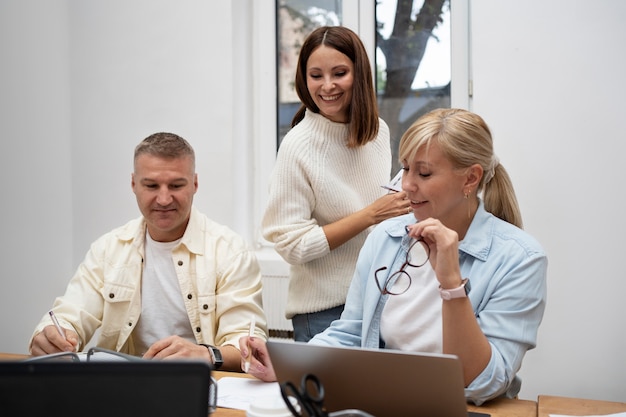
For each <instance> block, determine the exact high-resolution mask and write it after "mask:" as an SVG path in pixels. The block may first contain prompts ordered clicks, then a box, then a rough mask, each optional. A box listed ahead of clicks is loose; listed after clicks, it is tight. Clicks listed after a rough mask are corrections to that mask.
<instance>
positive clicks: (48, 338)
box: [30, 325, 78, 356]
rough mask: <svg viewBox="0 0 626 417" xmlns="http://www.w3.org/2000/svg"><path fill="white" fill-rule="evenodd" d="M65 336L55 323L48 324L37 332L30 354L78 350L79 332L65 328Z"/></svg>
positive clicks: (37, 354) (39, 354) (38, 354)
mask: <svg viewBox="0 0 626 417" xmlns="http://www.w3.org/2000/svg"><path fill="white" fill-rule="evenodd" d="M63 330H64V331H65V336H66V337H67V339H64V338H63V336H61V334H60V333H59V331H58V330H57V328H56V327H54V326H53V325H50V326H46V327H44V329H43V330H42V331H40V332H39V333H37V335H36V336H35V337H34V338H33V343H32V344H31V345H30V354H31V355H33V356H41V355H49V354H52V353H60V352H76V349H77V347H78V334H76V332H75V331H73V330H69V329H66V328H64V329H63Z"/></svg>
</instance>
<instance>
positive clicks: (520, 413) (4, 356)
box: [0, 353, 626, 417]
mask: <svg viewBox="0 0 626 417" xmlns="http://www.w3.org/2000/svg"><path fill="white" fill-rule="evenodd" d="M27 357H28V355H23V354H16V353H0V360H19V359H25V358H27ZM213 376H214V377H215V379H217V380H219V379H220V378H223V377H225V376H229V377H240V378H253V377H251V376H250V375H248V374H244V373H237V372H226V371H215V372H213ZM548 398H554V397H548ZM581 401H589V400H581ZM603 403H604V402H603ZM616 404H621V403H616ZM622 405H623V406H624V407H626V404H622ZM467 409H468V410H469V411H476V412H479V413H486V414H490V415H491V417H537V403H536V402H535V401H527V400H508V399H499V400H493V401H490V402H488V403H486V404H483V405H482V406H480V407H477V406H474V405H468V406H467ZM625 409H626V408H623V409H621V410H622V411H623V410H625ZM550 412H552V413H554V412H555V411H550ZM245 415H246V412H245V411H243V410H234V409H230V408H218V409H217V410H216V411H215V412H214V413H213V414H211V416H212V417H245ZM540 417H547V414H545V415H540Z"/></svg>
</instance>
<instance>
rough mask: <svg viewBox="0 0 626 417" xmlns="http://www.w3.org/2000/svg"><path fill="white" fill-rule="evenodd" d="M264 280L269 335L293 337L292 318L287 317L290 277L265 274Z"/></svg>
mask: <svg viewBox="0 0 626 417" xmlns="http://www.w3.org/2000/svg"><path fill="white" fill-rule="evenodd" d="M262 280H263V309H264V310H265V315H266V317H267V328H268V330H269V337H271V338H279V339H293V326H292V325H291V320H287V319H286V318H285V306H286V305H287V286H288V285H289V277H288V276H286V275H263V277H262Z"/></svg>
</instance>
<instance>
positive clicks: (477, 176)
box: [465, 164, 484, 190]
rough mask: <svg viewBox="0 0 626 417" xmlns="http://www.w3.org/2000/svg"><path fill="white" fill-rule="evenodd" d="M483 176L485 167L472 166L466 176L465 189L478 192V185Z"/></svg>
mask: <svg viewBox="0 0 626 417" xmlns="http://www.w3.org/2000/svg"><path fill="white" fill-rule="evenodd" d="M483 174H484V171H483V167H482V166H480V164H474V165H472V166H470V167H469V168H468V169H467V173H466V174H465V175H466V177H465V187H468V188H470V189H472V190H476V189H477V188H478V184H480V180H481V179H482V178H483Z"/></svg>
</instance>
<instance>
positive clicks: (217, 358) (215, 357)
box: [200, 343, 224, 369]
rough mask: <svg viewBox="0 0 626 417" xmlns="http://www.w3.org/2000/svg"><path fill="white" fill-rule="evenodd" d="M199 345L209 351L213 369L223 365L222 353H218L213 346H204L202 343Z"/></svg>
mask: <svg viewBox="0 0 626 417" xmlns="http://www.w3.org/2000/svg"><path fill="white" fill-rule="evenodd" d="M200 345H202V346H204V347H205V348H207V350H208V351H209V355H211V361H212V362H213V369H220V367H221V366H222V365H224V359H223V358H222V352H220V350H219V349H218V348H216V347H215V346H211V345H205V344H204V343H200Z"/></svg>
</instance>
